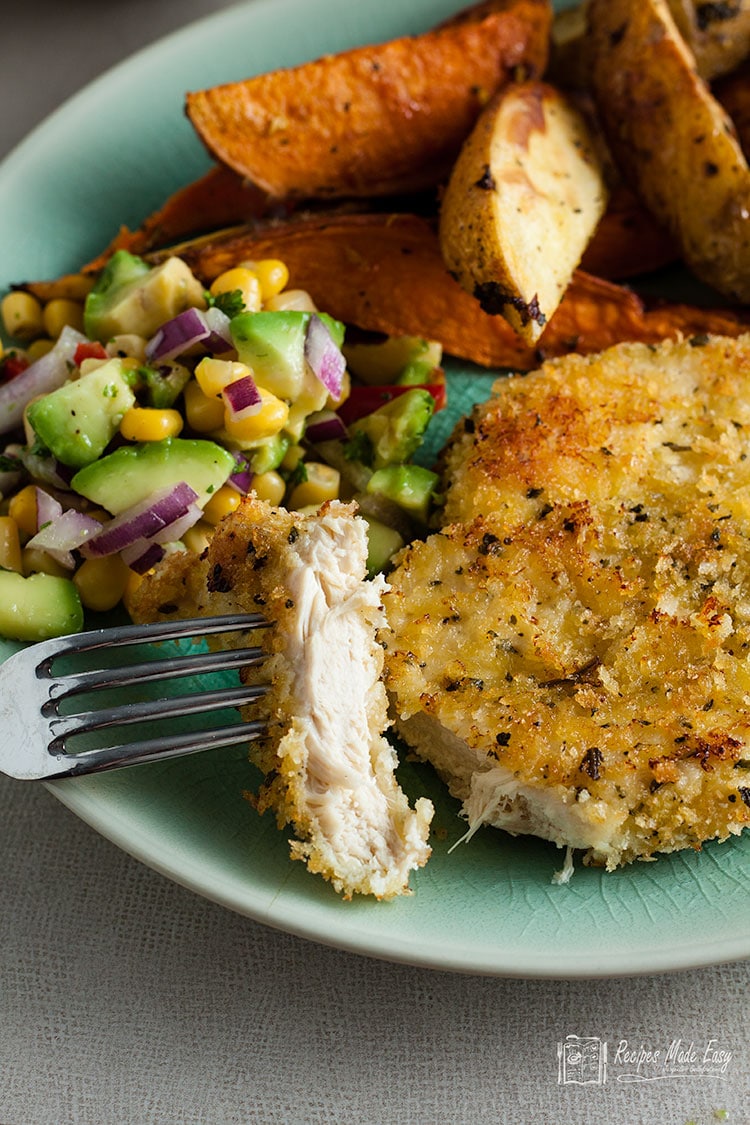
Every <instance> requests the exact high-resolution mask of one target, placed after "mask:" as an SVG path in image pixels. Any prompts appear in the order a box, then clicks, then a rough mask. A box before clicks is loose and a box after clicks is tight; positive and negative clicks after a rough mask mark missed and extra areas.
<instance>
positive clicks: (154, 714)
mask: <svg viewBox="0 0 750 1125" xmlns="http://www.w3.org/2000/svg"><path fill="white" fill-rule="evenodd" d="M267 625H268V622H267V621H266V620H265V619H264V618H263V617H261V616H260V615H259V614H246V615H243V616H233V617H202V618H193V619H190V620H185V621H176V622H173V623H172V622H170V623H161V622H157V623H155V624H151V625H143V626H140V625H124V626H118V627H115V628H112V629H96V630H93V631H91V632H87V633H77V634H74V635H72V636H69V637H58V638H56V639H55V640H51V641H43V642H41V643H40V644H35V645H31V646H29V647H28V648H25V649H21V650H20V651H19V652H17V653H15V654H14V655H13V656H11V657H9V658H8V660H6V661H5V663H4V664H2V665H0V770H1V771H2V772H3V773H6V774H8V775H9V776H10V777H15V778H18V779H20V780H24V781H31V780H41V779H43V778H58V777H72V776H76V775H79V774H88V773H98V772H99V771H101V770H111V769H117V768H118V767H120V766H127V765H133V764H135V763H138V762H151V761H154V760H156V759H157V758H158V759H163V758H176V757H181V756H183V755H185V754H192V753H195V752H196V751H198V750H208V749H216V748H218V747H221V746H231V745H234V744H237V743H239V742H247V741H249V740H250V739H253V738H257V737H258V736H259V735H260V734H262V733H263V730H264V729H265V728H264V724H263V723H262V722H257V721H254V722H238V723H233V724H231V725H223V726H214V727H212V728H209V729H204V730H189V731H178V732H172V733H169V732H167V733H165V734H162V735H154V736H150V737H146V738H138V739H136V740H134V741H127V740H125V741H122V742H120V741H118V742H117V743H116V744H114V745H109V746H104V747H95V748H93V749H83V750H79V751H73V750H69V749H68V744H69V741H70V740H71V739H72V738H74V737H77V736H79V735H83V734H88V733H90V732H94V731H101V730H105V729H106V728H109V727H119V726H122V725H129V724H132V723H141V722H144V721H146V722H152V721H154V722H155V721H157V720H160V719H175V718H178V717H180V716H185V715H200V714H203V713H208V712H211V711H216V710H218V709H219V708H223V707H240V706H242V704H245V703H250V702H252V701H253V700H256V699H258V698H260V696H261V695H262V694H263V693H264V692H265V691H267V685H264V684H253V685H245V684H243V685H240V686H232V687H221V688H216V689H207V690H201V691H198V692H192V693H189V694H188V693H186V694H177V695H170V696H169V697H167V698H162V699H147V700H141V701H135V702H134V701H133V700H132V699H131V700H125V701H123V702H122V703H120V704H119V705H116V706H105V707H102V708H100V709H95V710H88V711H85V710H84V711H80V712H78V713H76V714H70V715H69V714H61V712H60V707H61V704H63V703H64V702H65V701H66V700H69V699H71V698H72V697H74V696H76V695H80V694H81V693H83V692H92V691H94V692H95V691H101V690H103V689H119V688H126V689H130V691H131V692H132V690H133V689H134V688H135V687H137V686H138V685H140V684H147V683H153V682H156V681H160V680H174V679H176V678H178V677H181V676H187V675H191V676H194V675H198V674H205V673H213V672H223V671H227V670H231V669H237V668H239V667H241V666H247V665H257V664H259V663H261V662H262V661H263V660H264V659H265V654H264V653H263V651H262V650H261V649H260V648H258V647H257V646H254V647H243V648H235V649H232V650H230V651H219V652H206V651H204V650H201V651H197V652H192V653H187V654H184V655H183V654H180V655H172V654H169V655H166V656H164V657H161V656H159V657H157V658H156V659H149V660H145V661H138V662H136V663H131V664H127V663H125V664H121V665H118V666H115V667H109V666H103V667H96V668H93V669H90V670H85V671H72V672H64V673H60V674H55V671H54V666H55V664H56V663H57V662H58V661H59V660H60V659H61V658H64V657H71V656H79V655H82V654H86V653H92V652H95V653H97V656H98V655H99V654H101V656H102V657H105V656H106V657H110V656H114V657H115V658H117V654H118V651H119V650H120V649H122V648H123V647H128V646H133V645H142V644H147V643H152V644H153V643H158V642H164V641H176V640H186V639H189V638H193V637H205V636H208V635H213V636H216V635H218V634H220V633H228V632H244V631H245V630H253V629H260V628H263V627H267ZM151 655H154V654H153V653H152V654H151ZM100 662H101V663H103V664H107V661H106V660H103V661H100ZM119 737H120V736H118V738H119Z"/></svg>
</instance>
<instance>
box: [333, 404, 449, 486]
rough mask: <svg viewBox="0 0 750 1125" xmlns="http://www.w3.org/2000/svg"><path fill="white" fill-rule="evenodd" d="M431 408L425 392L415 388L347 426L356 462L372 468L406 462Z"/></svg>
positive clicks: (416, 442)
mask: <svg viewBox="0 0 750 1125" xmlns="http://www.w3.org/2000/svg"><path fill="white" fill-rule="evenodd" d="M434 409H435V400H434V398H433V397H432V395H431V394H430V393H429V391H425V390H421V389H419V388H417V387H415V388H414V389H413V390H410V391H406V392H405V393H404V394H402V395H399V396H398V398H394V399H391V401H390V402H387V403H385V405H384V406H379V407H378V409H377V410H373V412H372V413H371V414H367V415H365V417H364V418H359V419H358V420H357V421H356V422H353V423H352V424H351V426H350V427H349V433H350V435H351V437H350V447H351V450H352V452H353V454H354V455H355V456H356V459H357V460H360V461H362V462H363V463H364V464H366V465H370V467H371V468H373V469H382V468H383V467H384V466H385V465H393V464H398V463H401V462H403V461H408V460H409V458H410V457H411V456H412V454H413V453H415V452H416V450H417V449H418V448H419V446H420V444H421V442H422V438H423V436H424V432H425V430H426V429H427V424H428V422H429V421H430V418H431V417H432V414H433V411H434Z"/></svg>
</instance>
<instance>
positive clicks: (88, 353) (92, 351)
mask: <svg viewBox="0 0 750 1125" xmlns="http://www.w3.org/2000/svg"><path fill="white" fill-rule="evenodd" d="M84 359H109V356H108V355H107V351H106V349H105V347H104V345H103V344H100V343H99V341H98V340H92V341H91V342H90V343H88V342H87V343H85V344H79V345H78V347H77V348H76V350H75V353H74V355H73V363H74V364H75V365H76V367H80V366H81V364H82V363H83V361H84Z"/></svg>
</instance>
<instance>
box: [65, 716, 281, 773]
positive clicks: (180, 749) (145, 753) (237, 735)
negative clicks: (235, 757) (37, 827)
mask: <svg viewBox="0 0 750 1125" xmlns="http://www.w3.org/2000/svg"><path fill="white" fill-rule="evenodd" d="M265 731H266V727H265V724H264V723H263V722H260V721H256V722H251V723H239V724H237V725H235V726H231V727H215V728H212V729H210V730H201V731H185V732H184V733H182V734H166V735H163V736H161V737H159V738H148V739H144V740H142V741H140V742H129V743H127V744H125V745H121V746H105V747H103V748H101V749H99V750H89V751H87V752H84V753H82V754H58V755H57V761H58V763H59V764H60V765H61V766H62V768H61V770H60V771H59V772H58V773H52V774H48V775H47V776H48V777H50V778H56V777H74V776H75V775H76V774H84V773H93V772H97V773H99V772H101V771H102V770H111V769H117V767H118V766H124V765H134V764H135V763H136V762H152V761H163V760H164V759H165V758H179V757H183V756H184V755H186V754H195V753H197V752H198V751H200V750H218V749H220V748H221V747H222V746H235V745H237V744H239V743H241V742H250V741H252V740H253V739H255V738H259V737H260V736H261V735H263V734H264V733H265ZM63 763H64V765H63Z"/></svg>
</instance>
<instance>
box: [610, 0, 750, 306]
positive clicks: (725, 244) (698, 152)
mask: <svg viewBox="0 0 750 1125" xmlns="http://www.w3.org/2000/svg"><path fill="white" fill-rule="evenodd" d="M589 24H590V30H591V44H590V46H591V59H592V70H591V80H592V90H593V93H594V96H595V98H596V101H597V105H598V108H599V112H600V115H601V120H602V123H603V126H604V130H605V133H606V135H607V139H608V141H609V144H610V146H611V148H612V151H613V154H614V156H615V158H616V160H617V163H618V165H619V167H620V168H621V169H622V171H623V173H624V174H625V175H626V177H627V178H628V179H629V180H630V182H631V184H632V186H633V187H634V188H635V190H636V191H637V192H638V194H639V195H640V197H641V199H642V200H643V201H644V203H645V204H646V206H647V207H648V208H649V209H650V211H651V212H652V214H653V215H654V216H655V217H656V218H657V219H658V220H659V221H660V222H661V223H663V224H664V226H666V227H667V229H668V230H669V231H670V233H671V234H672V236H673V237H674V239H675V241H676V242H677V244H678V245H679V247H680V250H681V253H682V256H683V258H684V260H685V262H686V263H687V265H688V266H689V267H690V268H691V269H692V270H693V272H694V273H695V274H696V275H697V276H698V277H700V278H701V279H702V280H703V281H706V282H708V283H709V284H710V285H712V286H714V288H716V289H717V290H718V291H719V292H720V293H723V294H724V295H725V296H727V297H730V298H731V299H733V300H738V301H742V302H748V301H750V169H749V168H748V164H747V161H746V159H745V157H744V155H743V153H742V150H741V148H740V145H739V143H738V141H737V136H736V133H735V130H734V128H733V126H732V123H731V121H730V119H729V117H728V116H727V114H726V113H725V111H724V110H723V109H722V107H721V106H720V104H719V102H718V101H717V100H716V98H715V97H714V96H713V95H712V94H711V92H710V90H709V88H708V86H707V85H706V83H705V82H704V81H703V79H702V78H701V77H700V76H699V75H698V74H697V72H696V70H695V65H694V60H693V57H692V55H691V53H690V50H689V48H688V47H687V45H686V44H685V42H684V40H683V39H682V37H681V36H680V33H679V31H678V29H677V26H676V24H675V22H674V20H673V18H672V16H671V14H670V11H669V7H668V5H667V3H666V0H591V3H590V6H589Z"/></svg>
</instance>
